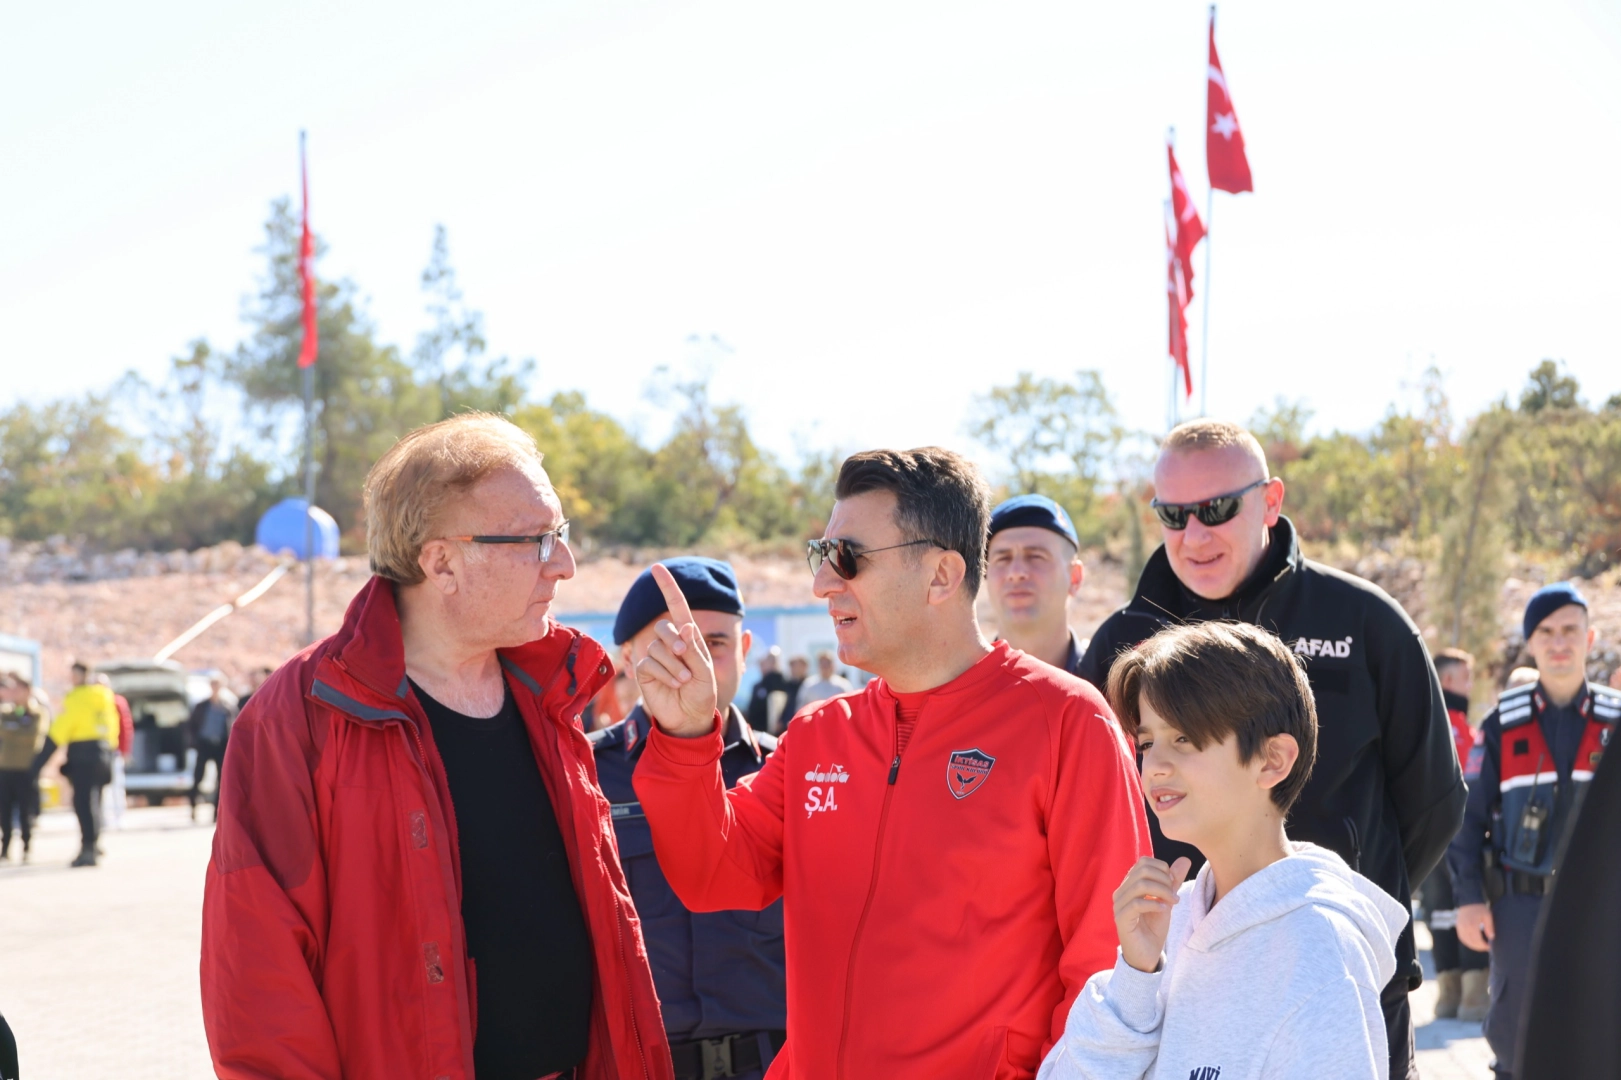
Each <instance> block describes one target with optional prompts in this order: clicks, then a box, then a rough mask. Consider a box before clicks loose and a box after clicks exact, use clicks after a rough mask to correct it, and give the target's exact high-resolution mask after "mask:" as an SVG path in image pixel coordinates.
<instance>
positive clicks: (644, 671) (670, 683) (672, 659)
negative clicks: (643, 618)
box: [636, 563, 717, 739]
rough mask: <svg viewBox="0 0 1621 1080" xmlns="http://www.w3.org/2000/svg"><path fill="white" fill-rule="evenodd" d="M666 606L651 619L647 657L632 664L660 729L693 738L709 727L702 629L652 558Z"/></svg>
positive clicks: (709, 675) (709, 678) (710, 669)
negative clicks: (665, 610)
mask: <svg viewBox="0 0 1621 1080" xmlns="http://www.w3.org/2000/svg"><path fill="white" fill-rule="evenodd" d="M653 580H654V581H656V582H658V586H659V591H660V592H662V593H663V594H664V603H665V604H666V606H667V607H668V608H669V617H668V618H665V619H660V620H659V621H658V622H656V623H655V624H654V627H655V629H656V631H657V633H658V637H657V639H655V640H654V642H653V644H652V646H651V647H650V648H649V649H648V650H647V659H645V660H643V661H642V662H641V663H639V664H637V665H636V682H637V685H638V686H639V688H640V689H641V692H642V702H643V703H644V704H645V705H646V706H647V711H648V713H649V714H651V715H652V717H653V719H654V720H656V721H658V725H659V727H660V728H661V729H662V730H663V731H664V733H665V734H666V735H676V736H679V737H681V738H683V739H695V738H698V737H700V736H703V735H708V734H709V733H710V732H711V731H713V730H715V699H716V697H717V690H716V686H715V664H714V661H713V660H711V659H710V656H709V645H708V644H707V643H706V642H705V641H704V634H703V631H702V630H700V629H698V624H697V623H696V622H695V621H693V618H692V609H691V608H690V607H688V606H687V598H686V597H685V596H683V595H682V594H681V587H680V586H679V585H677V584H676V583H675V578H674V577H672V576H671V574H670V572H669V571H668V570H666V569H665V568H664V566H663V565H662V564H660V563H654V564H653Z"/></svg>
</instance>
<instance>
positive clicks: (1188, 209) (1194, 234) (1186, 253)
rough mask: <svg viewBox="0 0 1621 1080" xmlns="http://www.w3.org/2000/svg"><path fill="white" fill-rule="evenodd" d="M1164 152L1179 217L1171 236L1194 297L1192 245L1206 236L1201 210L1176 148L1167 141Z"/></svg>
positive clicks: (1173, 208)
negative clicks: (1195, 205)
mask: <svg viewBox="0 0 1621 1080" xmlns="http://www.w3.org/2000/svg"><path fill="white" fill-rule="evenodd" d="M1165 156H1166V158H1167V159H1168V160H1169V161H1170V163H1171V216H1172V217H1173V218H1175V219H1176V220H1175V228H1174V231H1173V232H1172V233H1171V236H1172V238H1173V243H1174V247H1175V249H1176V258H1177V261H1178V262H1180V263H1181V264H1182V284H1183V286H1184V287H1185V288H1186V289H1187V293H1188V299H1189V300H1191V299H1193V249H1194V248H1195V247H1197V246H1198V244H1199V241H1200V240H1203V239H1204V236H1205V229H1204V222H1203V221H1201V220H1200V219H1199V211H1198V210H1196V209H1195V208H1194V206H1193V195H1192V193H1191V192H1189V191H1188V182H1187V180H1186V179H1184V178H1183V176H1182V169H1181V168H1180V167H1179V166H1178V165H1177V163H1176V151H1175V150H1172V149H1171V144H1170V143H1166V144H1165Z"/></svg>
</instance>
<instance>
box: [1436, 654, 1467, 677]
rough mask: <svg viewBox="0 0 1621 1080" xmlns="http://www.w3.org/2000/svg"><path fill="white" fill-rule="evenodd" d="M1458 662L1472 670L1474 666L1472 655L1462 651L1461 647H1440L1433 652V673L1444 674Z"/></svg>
mask: <svg viewBox="0 0 1621 1080" xmlns="http://www.w3.org/2000/svg"><path fill="white" fill-rule="evenodd" d="M1459 664H1462V665H1463V666H1464V667H1466V668H1469V669H1470V670H1473V669H1474V666H1475V658H1474V655H1473V654H1471V653H1467V652H1464V651H1463V650H1462V649H1442V650H1441V651H1440V652H1438V653H1436V654H1435V673H1436V674H1437V675H1445V674H1446V673H1447V672H1448V671H1450V670H1451V669H1452V668H1455V667H1457V666H1458V665H1459Z"/></svg>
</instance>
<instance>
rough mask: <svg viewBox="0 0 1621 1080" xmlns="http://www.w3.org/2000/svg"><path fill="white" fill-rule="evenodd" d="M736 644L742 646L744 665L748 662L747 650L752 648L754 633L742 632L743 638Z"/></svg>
mask: <svg viewBox="0 0 1621 1080" xmlns="http://www.w3.org/2000/svg"><path fill="white" fill-rule="evenodd" d="M738 642H739V643H740V644H741V645H742V646H743V662H744V663H745V664H746V663H748V662H749V650H750V649H752V648H754V632H753V631H752V630H745V631H743V636H742V637H740V638H738Z"/></svg>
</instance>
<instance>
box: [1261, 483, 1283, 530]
mask: <svg viewBox="0 0 1621 1080" xmlns="http://www.w3.org/2000/svg"><path fill="white" fill-rule="evenodd" d="M1261 492H1262V494H1264V495H1265V496H1266V527H1267V528H1269V529H1270V528H1271V527H1272V526H1274V525H1276V524H1277V523H1278V517H1279V515H1281V514H1282V513H1283V481H1282V480H1279V479H1278V478H1277V477H1275V476H1274V477H1273V478H1272V479H1271V480H1268V481H1267V483H1266V487H1264V488H1262V489H1261Z"/></svg>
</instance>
